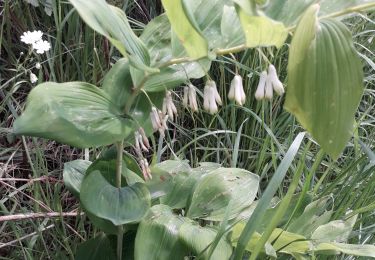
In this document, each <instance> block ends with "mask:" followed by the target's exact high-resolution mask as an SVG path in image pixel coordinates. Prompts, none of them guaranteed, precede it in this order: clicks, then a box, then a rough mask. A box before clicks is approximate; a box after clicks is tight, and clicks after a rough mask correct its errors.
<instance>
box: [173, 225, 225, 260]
mask: <svg viewBox="0 0 375 260" xmlns="http://www.w3.org/2000/svg"><path fill="white" fill-rule="evenodd" d="M178 235H179V238H180V239H181V240H182V241H183V243H184V244H185V245H186V247H187V248H189V249H190V250H192V251H193V254H194V255H196V256H198V255H200V254H202V252H204V253H203V256H204V259H208V252H209V246H210V245H211V243H212V242H213V241H214V239H215V237H216V235H217V230H215V229H213V228H210V227H201V226H199V225H198V224H197V223H195V222H184V223H183V224H182V225H181V227H180V230H179V232H178ZM231 255H232V246H231V245H230V244H229V242H228V241H227V239H226V237H225V236H223V237H222V238H221V239H220V241H219V243H218V245H217V246H216V248H215V250H214V252H213V254H212V256H211V258H210V259H215V260H220V259H222V260H228V259H230V256H231Z"/></svg>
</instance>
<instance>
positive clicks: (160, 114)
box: [158, 111, 168, 137]
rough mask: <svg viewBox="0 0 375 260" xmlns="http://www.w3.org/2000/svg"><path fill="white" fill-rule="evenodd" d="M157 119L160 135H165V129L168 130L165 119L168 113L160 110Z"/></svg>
mask: <svg viewBox="0 0 375 260" xmlns="http://www.w3.org/2000/svg"><path fill="white" fill-rule="evenodd" d="M159 119H160V122H161V127H160V128H159V129H158V130H159V133H160V135H161V136H163V137H164V136H165V133H164V132H165V130H168V126H167V121H168V115H165V114H163V113H162V112H161V111H160V112H159Z"/></svg>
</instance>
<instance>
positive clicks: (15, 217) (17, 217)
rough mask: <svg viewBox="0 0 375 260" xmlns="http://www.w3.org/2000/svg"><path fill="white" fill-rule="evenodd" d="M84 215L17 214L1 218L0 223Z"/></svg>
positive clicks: (65, 213) (73, 213)
mask: <svg viewBox="0 0 375 260" xmlns="http://www.w3.org/2000/svg"><path fill="white" fill-rule="evenodd" d="M83 214H84V213H83V212H81V213H78V212H41V213H26V214H15V215H7V216H0V223H1V222H4V221H20V220H24V219H35V218H58V217H76V216H82V215H83Z"/></svg>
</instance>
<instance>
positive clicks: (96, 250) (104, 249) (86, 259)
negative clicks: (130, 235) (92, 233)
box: [74, 234, 116, 260]
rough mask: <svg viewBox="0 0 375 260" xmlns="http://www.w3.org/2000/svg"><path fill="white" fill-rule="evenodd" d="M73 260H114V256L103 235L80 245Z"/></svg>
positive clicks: (107, 240)
mask: <svg viewBox="0 0 375 260" xmlns="http://www.w3.org/2000/svg"><path fill="white" fill-rule="evenodd" d="M74 259H75V260H113V259H116V254H115V251H114V250H113V248H112V246H111V242H110V240H109V239H108V236H107V235H105V234H99V235H98V236H97V237H95V238H92V239H90V240H87V241H85V242H83V243H82V244H80V245H79V246H78V249H77V253H76V255H75V258H74Z"/></svg>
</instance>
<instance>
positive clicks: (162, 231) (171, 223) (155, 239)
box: [134, 205, 187, 260]
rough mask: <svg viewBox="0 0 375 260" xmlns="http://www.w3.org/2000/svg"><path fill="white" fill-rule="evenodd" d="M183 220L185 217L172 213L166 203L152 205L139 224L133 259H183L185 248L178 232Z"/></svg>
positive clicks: (185, 253) (185, 252)
mask: <svg viewBox="0 0 375 260" xmlns="http://www.w3.org/2000/svg"><path fill="white" fill-rule="evenodd" d="M185 221H187V219H185V218H183V217H179V216H176V215H174V214H173V213H172V210H171V208H169V207H168V206H166V205H156V206H153V207H152V208H151V209H150V211H149V212H148V214H147V216H146V217H145V218H144V219H143V220H142V221H141V223H140V224H139V227H138V231H137V235H136V238H135V250H134V255H135V259H136V260H143V259H149V260H153V259H184V256H186V255H187V248H186V247H185V246H184V245H183V243H182V242H181V241H180V239H179V237H178V234H179V229H180V227H181V225H182V224H183V223H184V222H185Z"/></svg>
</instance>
